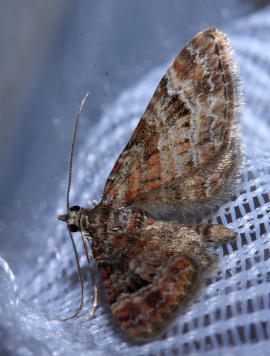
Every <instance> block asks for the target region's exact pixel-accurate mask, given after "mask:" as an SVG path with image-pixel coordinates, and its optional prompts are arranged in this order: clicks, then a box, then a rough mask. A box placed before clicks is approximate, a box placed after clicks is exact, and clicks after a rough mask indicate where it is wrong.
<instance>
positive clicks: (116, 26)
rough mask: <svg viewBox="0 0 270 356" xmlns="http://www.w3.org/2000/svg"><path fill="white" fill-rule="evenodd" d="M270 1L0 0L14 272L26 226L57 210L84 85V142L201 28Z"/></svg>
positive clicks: (7, 217) (2, 136) (9, 251)
mask: <svg viewBox="0 0 270 356" xmlns="http://www.w3.org/2000/svg"><path fill="white" fill-rule="evenodd" d="M268 4H269V1H267V0H264V1H263V0H250V1H245V0H227V1H226V2H224V1H215V0H207V1H195V0H193V1H192V0H166V1H162V0H149V1H142V0H137V1H133V0H117V1H111V0H103V1H89V0H81V1H79V2H78V1H72V0H58V1H55V0H47V1H41V0H39V1H38V0H24V1H21V0H13V1H9V0H4V1H3V0H2V1H0V16H1V21H0V44H1V61H0V77H1V81H0V97H1V106H0V110H1V113H0V120H1V130H0V167H1V169H0V197H1V209H0V236H1V240H0V249H1V250H2V256H3V257H4V258H7V260H8V261H9V263H10V264H11V266H12V267H13V268H14V269H15V271H16V272H18V271H17V269H18V266H19V265H18V253H17V252H18V249H19V250H20V252H21V256H22V259H23V260H24V259H25V258H27V256H26V253H25V252H26V251H28V250H29V248H30V247H31V245H30V243H31V239H29V241H30V242H29V244H28V240H27V236H24V232H23V229H24V227H25V226H28V228H29V229H31V227H32V226H33V228H34V227H35V226H37V225H38V224H39V220H40V217H41V216H42V215H43V214H46V212H48V211H53V210H54V204H55V198H56V197H57V198H58V197H59V187H60V182H63V180H65V179H66V177H67V171H68V155H69V150H70V141H71V136H72V132H73V125H74V118H75V113H76V111H77V109H78V107H79V104H80V101H81V99H82V97H83V95H84V94H85V92H86V91H90V93H91V95H90V98H89V101H88V103H87V105H86V107H85V111H84V115H83V119H82V122H81V124H80V130H79V137H78V140H79V142H81V141H82V140H83V138H84V135H85V132H89V130H91V128H92V127H94V125H96V124H97V122H98V120H99V118H100V117H101V114H102V112H103V111H104V109H105V108H106V107H108V105H109V104H110V103H111V102H113V101H114V100H115V99H116V98H117V97H118V96H119V94H120V93H121V92H123V91H124V90H125V89H126V88H128V87H130V86H132V85H133V84H134V83H135V82H137V81H139V80H140V79H141V78H142V77H143V76H144V75H145V74H146V73H148V72H149V70H151V69H152V68H154V67H156V66H158V65H161V64H163V63H165V62H167V61H168V60H170V59H171V58H172V57H173V56H174V55H176V54H177V53H178V52H179V51H180V50H181V48H182V47H183V46H184V45H185V43H186V42H187V41H189V40H190V39H191V38H192V37H193V36H194V35H195V34H196V33H197V32H199V31H200V30H203V29H205V28H207V27H209V26H218V27H220V28H221V29H224V30H226V25H227V24H229V23H231V22H232V21H233V20H235V19H237V18H240V17H243V16H245V15H248V14H251V13H253V12H255V11H256V10H258V9H260V8H262V7H264V6H266V5H268ZM86 118H87V119H86ZM93 150H95V147H93ZM63 194H64V193H63ZM93 198H97V197H93ZM22 222H23V223H22ZM52 223H54V221H53V222H52ZM55 223H56V222H55ZM40 228H41V227H40ZM14 251H15V252H14ZM16 251H17V252H16ZM21 262H22V261H20V266H21ZM25 262H26V263H27V261H25Z"/></svg>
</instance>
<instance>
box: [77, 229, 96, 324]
mask: <svg viewBox="0 0 270 356" xmlns="http://www.w3.org/2000/svg"><path fill="white" fill-rule="evenodd" d="M81 238H82V242H83V248H84V252H85V255H86V258H87V263H88V266H89V271H90V274H91V279H92V282H93V286H94V302H93V306H92V309H91V310H90V312H89V313H88V314H87V316H86V317H85V318H84V319H83V321H88V320H89V319H90V318H91V317H92V315H93V314H94V313H95V311H96V309H97V304H98V288H97V284H96V279H95V276H94V274H93V270H92V268H91V260H92V257H91V256H90V254H89V250H88V247H87V244H86V240H85V237H84V236H83V234H82V232H81Z"/></svg>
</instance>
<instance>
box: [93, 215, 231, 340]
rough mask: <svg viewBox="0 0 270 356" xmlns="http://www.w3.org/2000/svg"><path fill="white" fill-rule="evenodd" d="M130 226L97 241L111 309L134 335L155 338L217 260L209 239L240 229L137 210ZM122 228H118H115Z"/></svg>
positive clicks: (225, 236) (228, 235) (110, 230)
mask: <svg viewBox="0 0 270 356" xmlns="http://www.w3.org/2000/svg"><path fill="white" fill-rule="evenodd" d="M131 214H132V218H130V221H129V224H128V225H127V227H126V230H124V229H121V227H120V225H119V227H118V228H117V229H116V227H115V226H114V228H112V226H111V224H107V225H106V235H102V236H103V237H102V238H100V234H97V237H95V238H94V239H93V246H92V248H93V255H94V257H95V259H96V263H97V265H98V267H99V269H100V271H101V274H102V276H103V281H104V286H105V289H106V292H107V296H108V300H109V303H110V305H111V310H112V313H113V315H114V316H115V318H116V320H117V321H118V323H119V324H120V325H121V327H122V328H123V329H124V330H125V331H126V332H128V333H129V334H130V335H132V336H133V337H136V338H141V339H149V338H150V339H151V338H154V337H155V336H157V335H159V334H160V333H161V332H163V331H164V330H165V329H166V327H167V325H168V322H169V321H170V320H171V319H172V318H174V317H176V316H177V311H178V310H179V309H181V308H182V307H184V306H185V303H186V302H187V300H189V299H190V298H191V292H192V291H194V288H196V285H197V280H198V276H199V274H200V273H201V272H202V271H204V270H205V269H206V268H207V267H208V266H209V265H210V264H211V262H212V259H211V258H210V256H209V255H208V253H207V250H206V248H205V246H204V238H205V241H212V240H215V237H218V239H219V241H226V240H228V239H230V238H233V237H235V235H236V234H235V233H234V232H233V231H232V230H230V229H228V228H226V227H223V226H219V225H180V224H174V223H171V222H164V221H159V220H154V219H151V218H146V217H143V216H142V215H140V214H139V213H138V214H137V213H134V214H133V213H131ZM115 231H118V232H115Z"/></svg>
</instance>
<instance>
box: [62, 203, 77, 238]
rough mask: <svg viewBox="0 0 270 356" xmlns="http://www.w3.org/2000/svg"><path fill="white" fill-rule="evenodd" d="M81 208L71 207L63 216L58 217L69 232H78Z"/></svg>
mask: <svg viewBox="0 0 270 356" xmlns="http://www.w3.org/2000/svg"><path fill="white" fill-rule="evenodd" d="M80 218H81V208H80V207H79V206H78V205H73V206H71V207H70V208H69V209H68V213H67V214H65V215H59V216H58V220H62V221H65V222H66V223H67V226H68V228H69V230H70V231H71V232H77V231H79V230H80Z"/></svg>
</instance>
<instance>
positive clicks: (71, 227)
mask: <svg viewBox="0 0 270 356" xmlns="http://www.w3.org/2000/svg"><path fill="white" fill-rule="evenodd" d="M69 230H70V231H71V232H77V231H79V229H78V227H77V225H75V224H71V225H69Z"/></svg>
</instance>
